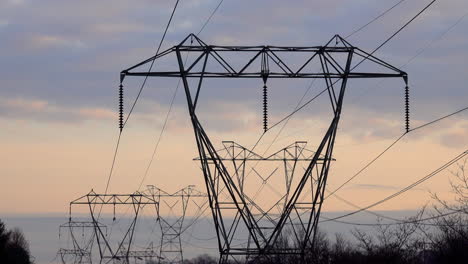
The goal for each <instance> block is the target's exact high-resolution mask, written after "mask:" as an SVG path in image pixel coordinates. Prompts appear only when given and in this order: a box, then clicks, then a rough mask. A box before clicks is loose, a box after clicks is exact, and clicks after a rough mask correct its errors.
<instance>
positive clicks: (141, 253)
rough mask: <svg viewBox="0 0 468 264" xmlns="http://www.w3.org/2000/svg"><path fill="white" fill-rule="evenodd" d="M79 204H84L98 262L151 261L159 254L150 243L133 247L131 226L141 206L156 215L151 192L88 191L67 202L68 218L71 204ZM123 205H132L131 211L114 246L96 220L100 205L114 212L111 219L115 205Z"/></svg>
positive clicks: (99, 212) (138, 214)
mask: <svg viewBox="0 0 468 264" xmlns="http://www.w3.org/2000/svg"><path fill="white" fill-rule="evenodd" d="M79 205H82V206H83V205H84V206H86V207H87V208H88V210H89V213H90V217H91V221H92V222H91V223H92V227H93V229H94V239H95V241H96V244H97V247H98V251H99V258H100V262H99V263H122V264H129V263H151V262H153V263H154V262H155V260H158V259H159V254H158V253H157V251H155V250H154V249H153V248H152V246H151V243H150V245H147V246H146V248H144V249H141V248H139V249H136V248H134V247H133V244H134V234H135V227H136V224H137V221H138V217H139V216H140V214H141V213H142V211H143V208H144V207H150V208H153V210H154V215H153V216H154V217H155V218H157V212H158V209H157V208H158V202H157V201H155V200H154V199H153V198H152V197H151V196H149V195H145V194H143V193H140V192H135V193H133V194H97V193H95V192H94V191H91V192H90V193H88V194H86V195H84V196H82V197H80V198H78V199H76V200H74V201H72V202H71V203H70V219H72V217H71V215H72V207H76V206H79ZM125 205H127V206H131V209H132V212H131V215H130V216H129V217H130V224H129V225H128V228H127V229H126V230H125V234H124V237H123V238H121V239H120V241H119V242H118V244H117V247H115V246H114V244H113V243H112V242H113V241H110V239H109V237H108V235H107V231H106V230H105V229H104V226H103V225H102V224H100V223H99V217H100V216H101V212H102V211H101V210H102V207H103V206H105V207H111V208H113V212H114V218H113V221H115V220H116V217H115V210H116V206H125ZM70 221H71V220H70Z"/></svg>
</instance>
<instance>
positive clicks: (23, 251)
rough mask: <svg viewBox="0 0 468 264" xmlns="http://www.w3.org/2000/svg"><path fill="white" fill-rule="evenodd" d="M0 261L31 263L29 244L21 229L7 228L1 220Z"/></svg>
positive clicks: (4, 263)
mask: <svg viewBox="0 0 468 264" xmlns="http://www.w3.org/2000/svg"><path fill="white" fill-rule="evenodd" d="M0 263H1V264H30V263H33V262H32V261H31V254H30V253H29V244H28V241H27V240H26V239H25V237H24V235H23V233H22V232H21V230H20V229H18V228H14V229H13V230H7V229H6V227H5V224H4V223H3V222H2V221H1V220H0Z"/></svg>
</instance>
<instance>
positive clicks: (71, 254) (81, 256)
mask: <svg viewBox="0 0 468 264" xmlns="http://www.w3.org/2000/svg"><path fill="white" fill-rule="evenodd" d="M57 256H59V257H60V260H61V261H62V264H71V263H73V264H91V263H92V259H91V252H90V251H89V250H84V249H66V248H60V249H59V250H58V252H57Z"/></svg>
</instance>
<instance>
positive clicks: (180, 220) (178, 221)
mask: <svg viewBox="0 0 468 264" xmlns="http://www.w3.org/2000/svg"><path fill="white" fill-rule="evenodd" d="M144 193H145V194H146V195H148V196H150V197H151V198H152V199H153V200H155V201H156V202H157V203H158V223H159V228H160V231H161V244H160V249H159V256H160V259H159V263H171V264H182V263H183V261H184V256H183V247H182V233H183V232H184V231H185V230H186V229H187V227H188V226H190V225H191V224H189V225H187V223H186V221H185V220H186V219H185V216H186V212H187V208H188V206H189V203H190V202H193V203H194V205H197V207H198V209H200V206H199V204H201V203H200V202H202V201H200V202H199V203H197V202H196V201H194V200H193V199H194V198H203V200H204V199H206V197H207V195H206V194H205V193H201V192H199V191H197V190H195V189H194V188H193V186H187V187H186V188H183V189H181V190H179V191H177V192H174V193H167V192H165V191H163V190H161V189H159V188H158V187H156V186H154V185H148V189H147V190H146V191H145V192H144ZM162 212H164V213H162ZM194 220H195V219H192V221H194Z"/></svg>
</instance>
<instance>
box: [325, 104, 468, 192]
mask: <svg viewBox="0 0 468 264" xmlns="http://www.w3.org/2000/svg"><path fill="white" fill-rule="evenodd" d="M466 110H468V107H465V108H462V109H460V110H457V111H455V112H453V113H451V114H448V115H445V116H443V117H440V118H437V119H435V120H432V121H430V122H427V123H425V124H422V125H420V126H417V127H415V128H413V129H410V131H409V132H405V133H403V134H402V135H401V136H399V137H398V138H397V139H396V140H395V141H393V142H392V143H391V144H390V145H389V146H388V147H386V148H385V149H384V150H383V151H382V152H381V153H379V154H378V155H377V156H376V157H375V158H373V159H372V160H371V161H370V162H368V163H367V164H366V165H365V166H364V167H363V168H361V169H360V170H359V171H358V172H356V173H355V174H354V175H353V176H351V177H350V178H349V179H347V180H346V181H345V182H344V183H343V184H341V185H340V186H339V187H338V188H336V189H335V190H333V191H332V192H330V193H329V194H328V195H327V196H326V197H325V198H324V199H327V198H328V197H330V196H332V195H334V194H335V193H336V192H337V191H339V190H340V189H341V188H343V187H344V186H345V185H346V184H348V183H349V182H350V181H352V180H353V179H354V178H356V177H357V176H359V175H360V174H361V173H362V172H364V171H365V170H366V169H367V168H368V167H369V166H370V165H372V164H373V163H374V162H376V161H377V160H378V159H380V158H381V157H382V156H383V155H384V154H385V153H386V152H387V151H389V150H390V149H391V148H392V147H393V146H395V145H396V144H397V143H398V142H399V141H400V140H401V139H402V138H403V137H405V136H406V135H407V134H408V133H411V132H413V131H415V130H418V129H421V128H424V127H426V126H430V125H433V124H435V123H437V122H440V121H442V120H444V119H446V118H449V117H451V116H454V115H456V114H459V113H461V112H463V111H466Z"/></svg>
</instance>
